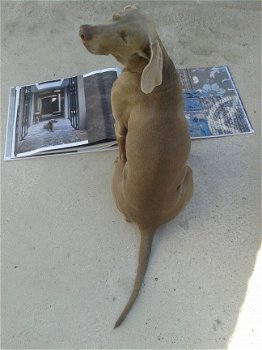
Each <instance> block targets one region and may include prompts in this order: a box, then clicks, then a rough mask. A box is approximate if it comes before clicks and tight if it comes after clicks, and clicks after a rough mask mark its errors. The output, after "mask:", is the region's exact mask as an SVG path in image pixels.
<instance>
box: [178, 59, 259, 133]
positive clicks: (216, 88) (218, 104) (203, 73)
mask: <svg viewBox="0 0 262 350" xmlns="http://www.w3.org/2000/svg"><path fill="white" fill-rule="evenodd" d="M178 74H179V76H180V80H181V82H182V87H183V93H184V101H185V104H184V105H185V106H184V109H185V116H186V119H187V122H188V128H189V132H190V136H191V139H202V138H210V137H221V136H232V135H239V134H249V133H253V132H254V131H253V128H252V126H251V124H250V121H249V119H248V116H247V113H246V111H245V109H244V106H243V103H242V101H241V99H240V96H239V94H238V91H237V89H236V86H235V84H234V82H233V79H232V76H231V73H230V71H229V69H228V67H227V66H217V67H204V68H187V69H179V70H178Z"/></svg>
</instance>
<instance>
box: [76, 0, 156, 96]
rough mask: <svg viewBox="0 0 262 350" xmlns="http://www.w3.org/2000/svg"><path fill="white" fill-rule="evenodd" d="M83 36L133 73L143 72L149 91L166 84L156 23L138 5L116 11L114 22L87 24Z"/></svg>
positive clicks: (94, 48) (90, 48)
mask: <svg viewBox="0 0 262 350" xmlns="http://www.w3.org/2000/svg"><path fill="white" fill-rule="evenodd" d="M79 35H80V37H81V39H82V42H83V44H84V46H85V47H86V48H87V50H88V51H90V52H91V53H93V54H95V55H109V54H111V55H112V56H114V57H115V58H116V60H117V61H119V62H120V63H121V64H122V65H123V66H124V67H125V68H126V69H127V70H128V71H130V72H141V73H142V74H141V90H142V91H143V92H144V93H146V94H148V93H150V92H152V91H153V89H154V88H155V87H156V86H158V85H161V83H162V68H163V53H162V49H161V46H160V42H159V39H158V35H157V33H156V30H155V26H154V23H153V22H152V21H151V20H149V19H148V18H146V17H145V16H144V15H143V14H142V13H141V12H140V11H139V10H138V8H137V7H136V6H133V5H129V6H126V7H125V8H124V9H123V10H122V11H119V12H118V13H114V14H113V16H112V19H111V20H110V23H108V24H104V25H89V24H84V25H82V26H81V27H80V31H79Z"/></svg>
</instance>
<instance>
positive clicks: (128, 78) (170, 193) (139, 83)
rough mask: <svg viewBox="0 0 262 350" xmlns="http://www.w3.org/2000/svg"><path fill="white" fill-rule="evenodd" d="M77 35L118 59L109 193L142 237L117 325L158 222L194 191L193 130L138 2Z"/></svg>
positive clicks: (138, 279) (88, 45) (98, 51)
mask: <svg viewBox="0 0 262 350" xmlns="http://www.w3.org/2000/svg"><path fill="white" fill-rule="evenodd" d="M79 34H80V37H81V39H82V42H83V44H84V46H85V47H86V48H87V49H88V51H90V52H91V53H93V54H96V55H108V54H111V55H113V56H114V57H115V58H116V59H117V61H119V62H120V63H121V64H122V65H123V71H122V73H121V75H120V76H119V78H118V79H117V80H116V81H115V83H114V85H113V88H112V94H111V102H112V111H113V116H114V118H115V133H116V139H117V142H118V147H119V156H118V158H117V160H116V161H115V171H114V175H113V181H112V192H113V195H114V198H115V202H116V205H117V207H118V209H119V210H120V211H121V212H122V213H123V214H124V216H125V218H126V220H127V221H129V222H134V223H136V224H137V226H138V227H139V230H140V233H141V243H140V250H139V262H138V268H137V276H136V280H135V284H134V288H133V291H132V294H131V296H130V299H129V301H128V303H127V305H126V307H125V308H124V310H123V312H122V313H121V315H120V317H119V319H118V320H117V322H116V324H115V327H118V326H119V325H120V324H121V323H122V321H123V320H124V319H125V317H126V315H127V313H128V312H129V310H130V308H131V307H132V305H133V304H134V301H135V299H136V297H137V295H138V293H139V289H140V287H141V283H142V280H143V277H144V274H145V272H146V268H147V264H148V259H149V255H150V251H151V246H152V240H153V236H154V233H155V231H156V229H157V228H158V227H159V226H160V225H162V224H164V223H166V222H168V221H169V220H171V219H173V218H174V217H175V216H176V215H177V214H178V213H179V212H180V211H181V210H182V209H183V208H184V207H185V206H186V204H187V203H188V201H189V200H190V198H191V196H192V193H193V177H192V171H191V169H190V167H189V166H187V165H186V162H187V158H188V154H189V151H190V137H189V133H188V130H187V123H186V120H185V116H184V104H183V95H182V90H181V84H180V81H179V77H178V74H177V71H176V69H175V67H174V64H173V62H172V60H171V59H170V58H169V56H168V55H167V53H166V50H165V49H164V47H163V44H162V43H161V41H160V39H159V37H158V35H157V32H156V30H155V25H154V23H153V22H152V21H151V20H149V19H148V18H146V17H145V15H144V14H142V13H141V12H140V11H139V10H138V9H137V7H135V6H132V5H129V6H126V7H125V8H124V10H122V11H120V12H118V13H115V14H114V15H113V16H112V21H111V22H110V23H108V24H105V25H95V26H94V25H88V24H86V25H82V26H81V27H80V33H79Z"/></svg>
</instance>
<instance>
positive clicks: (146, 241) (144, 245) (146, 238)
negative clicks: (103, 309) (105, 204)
mask: <svg viewBox="0 0 262 350" xmlns="http://www.w3.org/2000/svg"><path fill="white" fill-rule="evenodd" d="M154 231H155V230H141V242H140V249H139V260H138V267H137V273H136V279H135V284H134V287H133V291H132V293H131V295H130V298H129V300H128V303H127V304H126V307H125V308H124V310H123V311H122V313H121V315H120V316H119V318H118V320H117V321H116V324H115V327H114V328H117V327H119V326H120V325H121V323H122V322H123V321H124V319H125V318H126V316H127V314H128V312H129V311H130V309H131V308H132V306H133V304H134V302H135V300H136V298H137V296H138V293H139V290H140V287H141V284H142V282H143V278H144V275H145V273H146V269H147V265H148V260H149V256H150V252H151V247H152V242H153V238H154Z"/></svg>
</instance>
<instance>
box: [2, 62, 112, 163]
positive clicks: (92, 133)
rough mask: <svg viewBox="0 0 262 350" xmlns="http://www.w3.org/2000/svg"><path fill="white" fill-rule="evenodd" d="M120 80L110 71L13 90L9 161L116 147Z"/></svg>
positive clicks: (9, 119) (9, 123)
mask: <svg viewBox="0 0 262 350" xmlns="http://www.w3.org/2000/svg"><path fill="white" fill-rule="evenodd" d="M116 78H117V69H116V68H108V69H103V70H99V71H95V72H91V73H89V74H86V75H83V76H82V75H79V76H74V77H71V78H63V79H57V80H51V81H45V82H42V83H37V84H33V85H27V86H22V87H16V88H14V89H15V90H14V89H11V91H12V96H11V92H10V105H9V117H8V128H7V130H8V132H7V138H6V154H5V159H10V158H23V157H28V156H32V155H37V154H41V153H43V152H45V153H47V152H50V153H52V152H53V151H54V150H62V151H64V152H66V151H67V150H68V149H70V148H71V147H76V146H83V145H84V146H86V147H89V145H92V146H94V143H97V144H98V145H97V146H96V147H97V148H99V143H103V142H108V141H114V140H115V134H114V121H113V116H112V111H111V102H110V95H111V88H112V84H113V82H114V81H115V80H116ZM14 91H15V97H14V96H13V95H14ZM12 123H13V127H12V128H13V131H12V130H11V129H12V128H11V125H12ZM10 139H12V141H11V142H10ZM92 148H94V147H92Z"/></svg>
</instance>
